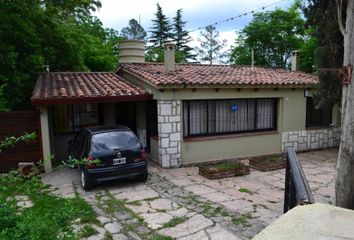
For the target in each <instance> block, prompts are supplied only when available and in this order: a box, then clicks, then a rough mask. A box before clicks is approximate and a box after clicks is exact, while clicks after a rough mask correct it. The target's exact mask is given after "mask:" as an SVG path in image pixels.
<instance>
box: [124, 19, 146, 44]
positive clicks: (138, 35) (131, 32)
mask: <svg viewBox="0 0 354 240" xmlns="http://www.w3.org/2000/svg"><path fill="white" fill-rule="evenodd" d="M121 35H122V36H123V37H126V38H128V39H137V40H144V39H145V37H146V32H145V30H144V28H143V27H142V26H141V25H140V24H139V23H138V21H136V20H135V19H130V20H129V27H125V28H123V29H122V31H121Z"/></svg>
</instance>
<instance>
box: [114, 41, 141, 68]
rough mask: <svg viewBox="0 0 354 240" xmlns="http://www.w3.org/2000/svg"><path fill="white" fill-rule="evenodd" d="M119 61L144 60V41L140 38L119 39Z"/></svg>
mask: <svg viewBox="0 0 354 240" xmlns="http://www.w3.org/2000/svg"><path fill="white" fill-rule="evenodd" d="M119 62H121V63H125V62H140V63H141V62H145V42H144V41H142V40H124V41H120V42H119Z"/></svg>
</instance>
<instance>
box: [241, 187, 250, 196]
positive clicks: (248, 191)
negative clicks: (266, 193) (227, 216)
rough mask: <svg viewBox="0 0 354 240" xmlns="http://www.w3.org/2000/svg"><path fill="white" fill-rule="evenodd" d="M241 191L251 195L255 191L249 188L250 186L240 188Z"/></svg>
mask: <svg viewBox="0 0 354 240" xmlns="http://www.w3.org/2000/svg"><path fill="white" fill-rule="evenodd" d="M239 191H240V192H242V193H248V194H250V195H252V194H253V192H252V191H251V190H249V189H248V188H240V189H239Z"/></svg>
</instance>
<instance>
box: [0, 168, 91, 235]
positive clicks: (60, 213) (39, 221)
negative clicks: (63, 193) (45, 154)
mask: <svg viewBox="0 0 354 240" xmlns="http://www.w3.org/2000/svg"><path fill="white" fill-rule="evenodd" d="M20 195H21V196H27V197H29V199H30V200H31V202H32V203H33V206H32V207H28V208H21V207H19V206H17V201H18V200H16V198H15V196H20ZM77 219H80V222H81V223H97V219H96V213H95V212H94V211H93V209H92V207H91V206H90V205H89V204H87V203H86V202H85V201H84V200H83V199H81V198H79V197H78V196H77V197H75V198H72V199H64V198H61V197H57V196H54V195H53V194H51V193H50V191H48V190H47V186H45V185H43V184H42V182H41V181H40V179H39V178H36V177H33V178H30V179H22V178H20V177H18V176H16V174H10V175H9V176H6V177H1V178H0V239H4V240H7V239H8V240H17V239H21V240H26V239H31V240H32V239H33V240H36V239H48V240H50V239H70V240H71V239H72V240H75V239H79V238H80V237H79V235H80V233H75V232H74V229H73V227H72V226H73V223H72V222H73V221H74V220H77Z"/></svg>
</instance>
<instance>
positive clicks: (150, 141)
mask: <svg viewBox="0 0 354 240" xmlns="http://www.w3.org/2000/svg"><path fill="white" fill-rule="evenodd" d="M174 54H175V47H174V45H173V44H166V46H165V63H163V64H160V63H145V62H144V43H143V42H141V41H136V40H133V41H131V40H130V41H124V42H122V43H121V45H120V60H121V63H120V66H119V68H118V69H117V71H116V72H110V73H107V72H90V73H87V72H76V73H69V72H49V73H48V72H47V73H43V74H41V75H40V76H39V78H38V80H37V82H36V86H35V88H34V91H33V96H32V104H33V105H34V106H36V107H38V108H39V109H40V118H41V135H42V142H43V155H44V156H49V155H50V154H54V155H55V156H56V159H58V160H63V159H65V158H66V157H67V156H66V154H67V153H66V151H67V141H68V140H69V139H71V138H72V137H73V134H74V133H75V132H76V131H77V130H78V129H80V128H82V127H87V126H94V125H113V124H125V125H127V126H129V127H130V128H131V129H132V130H133V131H134V132H136V133H137V135H138V137H139V139H140V141H141V143H142V144H143V145H144V147H146V148H147V149H148V150H149V152H150V155H151V159H152V160H153V161H155V162H157V163H158V164H160V165H161V166H162V167H167V168H169V167H179V166H181V165H189V164H195V163H200V162H207V161H216V160H221V159H230V158H241V157H249V156H256V155H265V154H273V153H279V152H282V151H284V148H285V147H287V146H293V147H294V148H295V149H296V150H301V151H302V150H309V149H317V148H325V147H332V146H336V145H338V144H339V137H340V129H339V125H340V115H339V112H338V106H336V105H335V106H333V107H331V108H330V109H321V110H316V109H315V108H314V103H313V100H312V98H311V88H312V87H313V85H314V84H316V83H317V82H318V79H317V77H316V76H314V75H311V74H307V73H303V72H300V71H297V67H298V65H299V61H298V56H297V53H294V57H293V66H292V71H290V70H285V69H274V68H262V67H252V66H234V65H204V64H175V62H174ZM52 164H55V162H52V161H50V160H46V161H45V169H46V170H50V169H51V168H52Z"/></svg>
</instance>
